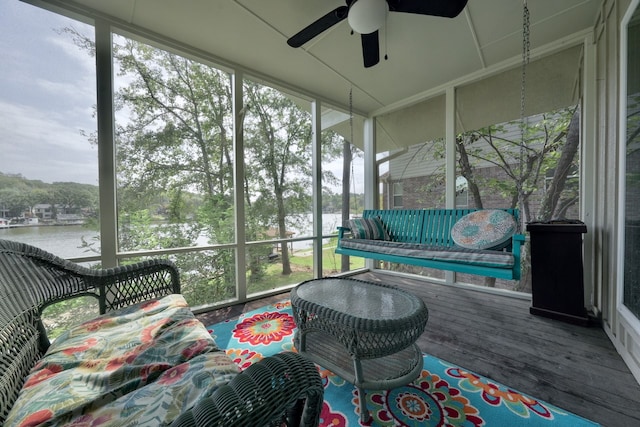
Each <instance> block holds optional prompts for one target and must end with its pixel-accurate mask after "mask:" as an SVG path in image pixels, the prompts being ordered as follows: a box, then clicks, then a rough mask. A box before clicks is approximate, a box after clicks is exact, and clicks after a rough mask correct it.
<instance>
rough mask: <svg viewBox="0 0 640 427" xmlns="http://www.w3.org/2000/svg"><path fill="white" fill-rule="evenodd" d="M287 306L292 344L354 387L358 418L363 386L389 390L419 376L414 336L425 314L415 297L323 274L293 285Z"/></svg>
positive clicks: (363, 413) (365, 416)
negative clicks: (292, 327)
mask: <svg viewBox="0 0 640 427" xmlns="http://www.w3.org/2000/svg"><path fill="white" fill-rule="evenodd" d="M291 306H292V308H293V316H294V318H295V321H296V325H297V327H298V329H297V332H296V335H295V338H294V342H295V346H296V348H297V349H298V351H299V352H300V353H301V354H302V355H304V356H306V357H307V358H309V359H311V360H312V361H313V362H315V363H317V364H318V365H320V366H322V367H324V368H326V369H329V370H330V371H332V372H333V373H334V374H336V375H338V376H339V377H341V378H343V379H345V380H346V381H348V382H350V383H352V384H353V385H355V386H356V387H357V388H358V393H359V397H360V417H361V420H362V421H363V422H367V421H368V420H369V411H368V410H367V402H366V395H365V392H364V390H365V389H370V390H389V389H393V388H395V387H399V386H402V385H405V384H408V383H410V382H411V381H413V380H414V379H416V378H417V377H418V376H419V375H420V372H421V371H422V352H421V351H420V349H419V348H418V346H417V345H416V340H417V339H418V337H419V336H420V335H421V334H422V332H423V331H424V328H425V326H426V324H427V319H428V317H429V312H428V310H427V307H426V306H425V304H424V302H423V301H422V300H421V299H420V298H418V297H416V296H414V295H412V294H410V293H408V292H405V291H403V290H401V289H398V288H396V287H394V286H390V285H385V284H381V283H373V282H366V281H363V280H357V279H348V278H324V279H314V280H308V281H306V282H302V283H301V284H299V285H298V286H296V287H295V288H294V289H293V290H292V291H291Z"/></svg>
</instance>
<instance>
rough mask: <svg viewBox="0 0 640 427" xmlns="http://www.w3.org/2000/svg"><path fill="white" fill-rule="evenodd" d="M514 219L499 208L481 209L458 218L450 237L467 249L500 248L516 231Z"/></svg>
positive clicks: (507, 242) (506, 243)
mask: <svg viewBox="0 0 640 427" xmlns="http://www.w3.org/2000/svg"><path fill="white" fill-rule="evenodd" d="M516 229H517V224H516V220H515V218H514V217H513V215H511V214H510V213H508V212H506V211H503V210H499V209H483V210H479V211H475V212H471V213H470V214H467V215H465V216H463V217H462V218H460V219H459V220H458V221H457V222H456V223H455V224H454V225H453V227H452V228H451V239H452V240H453V241H454V242H455V243H456V245H458V246H460V247H463V248H467V249H501V248H503V247H504V246H506V245H508V244H509V242H510V240H511V236H513V234H514V233H515V232H516Z"/></svg>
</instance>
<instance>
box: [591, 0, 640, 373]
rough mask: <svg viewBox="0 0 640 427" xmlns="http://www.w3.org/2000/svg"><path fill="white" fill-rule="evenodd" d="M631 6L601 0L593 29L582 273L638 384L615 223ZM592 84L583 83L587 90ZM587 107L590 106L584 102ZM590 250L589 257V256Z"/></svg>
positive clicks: (637, 348)
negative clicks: (624, 40) (624, 30)
mask: <svg viewBox="0 0 640 427" xmlns="http://www.w3.org/2000/svg"><path fill="white" fill-rule="evenodd" d="M630 4H631V0H604V1H603V7H602V10H601V13H600V16H599V17H598V19H597V21H596V23H595V27H594V46H595V64H596V65H595V84H594V86H595V99H594V100H592V101H594V102H595V104H594V105H595V118H596V120H595V122H596V123H597V128H596V129H595V130H594V135H593V137H594V142H595V144H594V148H595V149H594V151H595V159H594V162H593V167H594V169H595V170H593V171H586V173H587V174H588V173H592V174H593V176H594V177H596V178H595V186H593V188H592V191H593V194H592V196H593V212H592V214H593V217H592V219H591V224H590V225H591V230H590V233H591V241H590V242H589V245H590V246H591V245H592V248H586V250H585V269H588V270H589V271H588V272H587V276H588V277H591V278H592V281H593V286H594V290H595V292H594V300H595V305H596V308H597V309H598V310H599V311H600V314H601V316H602V321H603V326H604V329H605V331H606V332H607V334H608V335H609V337H610V338H611V340H612V342H613V343H614V345H615V346H616V348H617V350H618V352H619V353H620V354H621V355H622V357H623V358H624V359H625V361H626V363H627V365H628V366H629V368H630V369H631V371H632V372H633V374H634V375H635V377H636V379H637V380H638V381H639V382H640V330H638V328H637V319H635V320H634V319H632V318H628V317H625V316H623V315H621V313H620V311H619V310H618V307H617V303H618V298H619V292H618V282H619V281H620V280H621V277H620V275H619V274H618V259H619V258H620V257H622V255H623V254H622V253H620V251H619V249H618V242H619V235H620V234H619V233H620V228H621V227H622V224H620V223H619V220H618V206H619V205H618V203H619V194H620V186H619V179H620V167H619V166H620V157H619V156H620V150H621V149H623V148H624V144H623V143H622V142H621V139H622V138H621V135H620V131H619V119H620V114H619V98H620V95H619V93H620V92H619V91H620V58H621V43H620V41H621V39H620V34H621V22H622V19H623V17H624V15H625V13H626V12H627V10H628V9H629V7H630ZM590 83H593V82H586V84H587V85H589V84H590ZM586 102H590V100H589V99H586ZM590 249H591V251H590Z"/></svg>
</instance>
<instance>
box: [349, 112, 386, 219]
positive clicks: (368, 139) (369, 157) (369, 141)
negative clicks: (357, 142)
mask: <svg viewBox="0 0 640 427" xmlns="http://www.w3.org/2000/svg"><path fill="white" fill-rule="evenodd" d="M363 135H364V145H363V146H364V208H365V209H376V208H377V207H378V199H379V198H380V194H379V193H380V191H379V189H378V166H377V164H376V119H375V118H368V119H365V121H364V132H363ZM352 143H353V142H352Z"/></svg>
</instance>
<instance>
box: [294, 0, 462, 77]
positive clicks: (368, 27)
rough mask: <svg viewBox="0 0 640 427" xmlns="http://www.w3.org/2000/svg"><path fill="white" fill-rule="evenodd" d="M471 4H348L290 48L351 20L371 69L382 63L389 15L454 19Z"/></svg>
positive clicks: (398, 0)
mask: <svg viewBox="0 0 640 427" xmlns="http://www.w3.org/2000/svg"><path fill="white" fill-rule="evenodd" d="M467 1H468V0H346V3H347V5H346V6H340V7H338V8H336V9H334V10H332V11H331V12H329V13H327V14H326V15H324V16H323V17H321V18H319V19H317V20H316V21H314V22H312V23H311V24H310V25H308V26H307V27H305V28H303V29H302V30H301V31H299V32H298V33H297V34H295V35H293V36H292V37H291V38H289V40H287V44H289V46H291V47H300V46H302V45H303V44H305V43H306V42H308V41H309V40H311V39H312V38H314V37H315V36H317V35H318V34H320V33H322V32H323V31H325V30H327V29H329V28H331V27H332V26H334V25H336V24H337V23H339V22H341V21H343V20H344V19H348V21H349V25H350V26H351V28H352V29H353V31H355V32H357V33H360V36H361V39H362V56H363V58H364V66H365V67H372V66H374V65H376V64H377V63H378V62H379V61H380V47H379V43H378V29H380V28H381V27H382V25H384V22H385V19H386V15H387V12H405V13H415V14H419V15H432V16H442V17H446V18H454V17H456V16H458V14H460V12H462V9H464V7H465V6H466V5H467Z"/></svg>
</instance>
